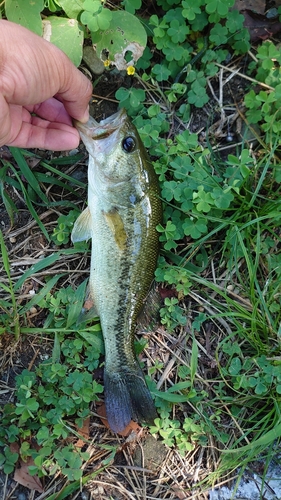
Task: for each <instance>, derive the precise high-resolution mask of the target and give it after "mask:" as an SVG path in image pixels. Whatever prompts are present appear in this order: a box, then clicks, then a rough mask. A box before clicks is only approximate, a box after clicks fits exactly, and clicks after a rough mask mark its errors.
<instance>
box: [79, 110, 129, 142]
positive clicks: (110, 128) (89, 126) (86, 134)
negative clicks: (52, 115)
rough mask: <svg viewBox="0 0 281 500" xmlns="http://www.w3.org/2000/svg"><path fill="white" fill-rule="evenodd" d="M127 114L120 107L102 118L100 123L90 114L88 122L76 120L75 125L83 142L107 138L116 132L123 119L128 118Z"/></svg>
mask: <svg viewBox="0 0 281 500" xmlns="http://www.w3.org/2000/svg"><path fill="white" fill-rule="evenodd" d="M126 116H127V115H126V111H125V109H120V110H119V111H117V113H115V114H114V115H111V116H109V117H108V118H105V119H104V120H101V121H100V122H99V123H98V122H97V121H96V120H95V119H94V118H92V117H91V116H90V118H89V120H88V121H87V123H81V122H79V121H78V120H74V126H75V127H76V128H77V130H78V132H79V133H80V135H81V138H82V140H83V142H85V140H89V139H93V140H99V139H105V138H106V137H108V136H110V135H111V134H112V133H113V132H115V130H117V129H118V128H120V126H121V125H122V123H123V121H125V120H126Z"/></svg>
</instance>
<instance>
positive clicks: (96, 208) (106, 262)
mask: <svg viewBox="0 0 281 500" xmlns="http://www.w3.org/2000/svg"><path fill="white" fill-rule="evenodd" d="M75 126H76V128H77V129H78V131H79V133H80V136H81V139H82V141H83V142H84V145H85V146H86V149H87V151H88V153H89V164H88V206H87V208H86V209H85V210H84V211H83V212H82V213H81V214H80V216H79V217H78V219H77V220H76V222H75V224H74V226H73V230H72V235H71V238H72V241H73V242H78V241H83V240H88V239H91V240H92V248H91V265H90V276H89V300H90V302H93V304H94V307H93V308H92V309H93V310H92V312H91V314H90V315H92V316H99V318H100V324H101V329H102V333H103V338H104V346H105V367H104V397H105V409H106V416H107V420H108V424H109V426H110V428H111V430H112V431H114V432H121V431H122V430H124V428H125V427H126V426H127V425H128V424H129V422H130V421H131V420H136V421H137V422H140V423H145V424H150V423H153V421H154V419H155V418H156V417H157V413H156V409H155V405H154V402H153V399H152V396H151V393H150V391H149V389H148V387H147V385H146V382H145V378H144V375H143V373H142V370H141V368H140V364H139V361H138V359H137V356H136V354H135V352H134V334H135V330H136V324H137V318H138V315H139V313H140V312H141V310H142V308H143V306H144V303H145V299H146V297H147V294H148V292H149V289H150V286H151V283H152V282H153V279H154V271H155V268H156V265H157V258H158V252H159V238H158V233H157V230H156V226H157V224H159V223H160V222H161V220H162V203H161V199H160V192H159V183H158V177H157V174H156V173H155V170H154V168H153V165H152V163H151V161H150V159H149V157H148V154H147V152H146V149H145V147H144V145H143V143H142V141H141V139H140V136H139V134H138V131H137V129H136V127H135V126H134V125H133V123H132V122H131V120H130V119H129V118H128V116H127V113H126V111H125V110H124V109H121V110H120V111H118V112H117V113H115V114H114V115H112V116H110V117H108V118H106V119H104V120H102V121H100V123H98V122H97V121H96V120H95V119H94V118H92V117H90V119H89V121H88V122H87V123H86V124H82V123H80V122H75ZM87 316H89V312H88V313H87Z"/></svg>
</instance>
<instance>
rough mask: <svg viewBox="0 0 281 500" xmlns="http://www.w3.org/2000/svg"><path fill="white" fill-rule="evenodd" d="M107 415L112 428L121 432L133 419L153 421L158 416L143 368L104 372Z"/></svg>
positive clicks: (146, 421)
mask: <svg viewBox="0 0 281 500" xmlns="http://www.w3.org/2000/svg"><path fill="white" fill-rule="evenodd" d="M104 392H105V408H106V416H107V420H108V423H109V426H110V428H111V429H112V430H113V431H114V432H121V431H123V429H125V427H126V426H127V425H128V424H129V422H130V421H131V420H132V419H133V420H136V421H138V422H145V423H147V424H148V423H153V420H154V419H155V418H156V417H157V413H156V410H155V406H154V403H153V400H152V397H151V394H150V392H149V390H148V388H147V386H146V383H145V380H144V378H143V374H142V372H141V370H140V369H139V370H138V371H135V372H131V373H129V372H123V373H116V372H115V373H108V372H107V371H106V370H105V372H104Z"/></svg>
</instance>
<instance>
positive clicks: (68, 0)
mask: <svg viewBox="0 0 281 500" xmlns="http://www.w3.org/2000/svg"><path fill="white" fill-rule="evenodd" d="M59 3H60V6H61V7H62V8H63V10H64V12H65V13H66V15H67V17H69V19H77V17H78V14H80V12H81V11H82V10H83V0H60V2H59Z"/></svg>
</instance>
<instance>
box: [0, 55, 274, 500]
mask: <svg viewBox="0 0 281 500" xmlns="http://www.w3.org/2000/svg"><path fill="white" fill-rule="evenodd" d="M242 63H243V64H245V65H247V64H248V61H247V58H245V59H244V60H243V61H242ZM229 75H231V73H228V72H227V71H225V70H223V69H222V70H221V76H222V79H223V80H225V79H226V78H227V76H229ZM131 83H132V79H131V77H128V76H126V75H125V74H120V73H118V72H116V71H113V72H105V73H103V75H102V76H101V77H100V78H99V81H98V83H97V85H96V86H95V90H94V96H93V104H92V108H91V114H93V115H94V116H95V118H96V119H97V120H98V121H99V120H100V119H102V118H104V117H106V116H109V115H111V114H112V113H114V112H115V111H116V110H117V102H116V100H115V99H114V94H115V91H116V90H117V89H118V88H119V87H120V86H121V85H122V86H125V87H129V86H130V85H131ZM247 88H248V82H247V81H246V80H245V79H244V78H243V76H239V75H232V78H231V79H230V80H229V82H228V83H227V84H226V85H225V86H224V88H223V95H222V92H221V93H220V91H222V88H221V86H220V84H219V79H216V78H214V79H213V80H212V81H211V82H210V89H209V94H210V101H209V102H208V104H207V105H206V106H204V107H203V108H202V109H201V110H198V109H197V110H194V112H193V114H192V119H191V122H190V131H191V132H196V133H198V134H199V137H200V139H201V141H202V142H205V140H206V129H207V128H208V133H209V138H211V141H213V143H214V144H215V143H216V141H217V140H219V141H220V145H221V152H220V154H221V155H222V157H223V155H224V154H226V152H227V154H228V153H229V152H233V153H235V150H236V145H237V144H238V143H239V140H240V138H241V126H242V122H241V119H240V113H241V112H243V106H242V101H243V96H244V94H245V92H246V91H247ZM219 96H220V97H219ZM234 96H235V102H236V104H237V107H236V108H235V110H233V108H232V109H231V110H230V111H229V112H228V114H227V115H225V116H222V115H221V113H220V112H219V111H218V106H217V103H218V99H219V98H222V99H223V103H224V106H226V107H227V106H230V107H231V106H232V105H233V101H234ZM210 116H211V117H212V118H211V123H210V121H209V120H210ZM177 127H179V125H178V124H177V123H176V124H175V130H174V131H173V133H175V131H176V130H177ZM229 138H231V141H229ZM80 151H81V152H82V154H83V159H82V160H81V161H80V163H79V164H74V165H71V166H69V165H67V166H66V167H63V166H62V167H61V168H62V171H63V172H64V174H67V175H69V176H71V175H73V176H74V175H75V178H76V179H77V178H78V179H80V180H85V177H86V169H87V155H86V153H85V150H84V147H83V146H82V145H81V146H80ZM32 154H35V157H33V156H31V157H30V158H29V159H28V161H29V165H30V167H35V166H37V164H38V161H40V158H41V159H43V161H44V159H46V160H50V159H53V158H55V157H56V156H57V155H54V153H52V152H42V151H33V152H32ZM59 156H67V154H66V155H64V154H63V155H59ZM1 157H2V158H4V159H6V160H8V161H10V162H11V163H14V159H13V158H12V156H11V155H10V153H9V151H8V149H7V148H5V147H4V148H2V150H1ZM38 157H39V159H38ZM42 168H43V167H42ZM44 189H45V192H46V194H47V195H48V198H49V199H52V201H59V200H61V199H63V198H64V196H67V194H65V193H62V192H61V190H60V189H59V187H58V186H52V185H51V186H46V187H45V188H44ZM80 193H81V197H80V199H78V200H77V201H76V202H75V204H76V206H77V207H78V208H79V209H80V210H82V208H83V206H84V202H85V196H86V194H85V191H83V189H82V188H81V189H80ZM9 195H10V196H11V198H12V199H13V200H14V203H15V205H16V206H17V209H18V212H17V214H16V215H15V220H14V224H13V226H12V227H11V224H10V219H9V216H8V214H7V212H6V209H5V206H4V204H3V203H2V204H0V224H1V229H2V231H3V233H4V235H5V243H6V246H7V250H8V254H9V262H10V269H11V279H12V281H15V280H16V279H17V278H19V277H20V276H21V275H22V273H23V272H24V271H25V270H27V269H28V268H29V267H30V266H32V265H34V264H36V263H38V262H39V261H40V259H42V257H46V256H48V255H52V253H53V252H54V250H55V249H56V246H55V244H54V242H48V241H47V239H46V238H45V236H44V234H42V232H41V231H40V228H39V227H38V225H37V223H36V221H35V220H34V219H33V218H32V216H31V215H30V211H29V210H28V209H27V207H26V206H25V203H24V201H23V199H22V197H21V195H20V193H19V191H18V190H17V189H16V188H14V189H13V188H12V187H11V186H9ZM38 213H39V214H40V219H41V221H44V225H45V226H46V227H47V228H48V232H49V233H51V232H52V229H53V228H55V227H56V224H57V219H58V216H59V215H60V214H61V212H60V211H59V210H58V209H57V208H56V207H55V206H53V207H52V208H50V209H47V210H46V209H45V208H44V207H41V208H39V209H38ZM215 244H216V245H217V246H218V250H217V251H218V252H219V251H220V249H219V242H215ZM88 271H89V254H87V253H85V254H84V255H83V256H82V257H81V254H70V255H63V256H62V257H61V259H60V260H59V261H56V262H55V263H54V264H53V265H52V266H50V267H49V268H48V269H47V270H46V269H45V270H43V271H42V272H41V271H38V272H37V273H36V275H33V276H31V277H30V280H28V281H26V282H25V284H24V288H23V289H22V290H21V291H20V295H19V296H17V301H18V303H21V302H23V303H25V301H26V299H27V298H30V297H31V296H32V293H34V291H36V290H37V288H39V286H40V284H42V279H43V277H44V276H46V274H47V275H48V276H49V277H52V276H55V275H57V274H59V273H62V274H63V275H64V276H63V277H62V278H61V279H60V281H59V286H60V287H66V286H68V285H71V286H72V287H74V288H77V287H78V286H79V284H80V283H81V282H82V281H83V279H85V278H86V277H87V275H88ZM208 272H211V270H209V271H208ZM0 276H1V278H0V279H1V280H3V282H4V283H7V278H6V274H5V272H4V269H3V265H2V264H1V269H0ZM161 293H162V295H161ZM233 293H235V290H234V292H233ZM155 294H156V296H155V297H156V298H155V302H156V304H160V303H161V300H162V299H163V292H161V290H156V292H155ZM3 296H5V294H3ZM186 308H187V314H188V315H189V323H188V325H189V324H190V321H191V319H192V315H193V314H194V313H195V312H196V313H197V312H198V311H199V312H200V310H202V304H201V303H200V300H198V297H196V294H193V295H192V293H191V294H190V296H189V301H188V302H187V303H186ZM45 319H46V311H44V310H40V309H38V308H36V307H35V308H31V309H30V310H28V311H27V313H26V324H25V325H24V326H25V327H32V328H33V329H34V328H38V329H40V327H42V325H43V323H44V321H45ZM150 319H151V318H150ZM188 325H187V327H185V328H188ZM1 333H2V335H1V337H0V353H1V358H0V404H1V405H4V404H6V403H7V402H13V401H14V394H13V389H14V386H15V377H16V375H18V374H20V373H21V372H22V370H23V369H24V368H28V369H30V370H31V369H34V368H35V367H36V366H38V364H39V363H40V362H42V360H44V359H48V357H50V356H51V354H52V349H53V339H52V338H50V337H47V336H44V337H42V336H41V335H40V334H38V335H35V336H34V335H32V336H31V335H28V334H26V335H22V336H20V338H19V339H18V340H17V341H15V337H14V335H12V334H10V333H6V332H1ZM141 334H142V335H144V336H145V337H146V338H147V339H148V347H147V348H146V350H145V351H144V353H143V354H142V361H143V362H144V364H145V365H146V366H148V367H149V366H152V364H153V362H152V360H154V359H156V358H157V359H158V361H161V362H163V365H164V366H165V367H166V368H165V371H164V373H162V378H159V379H158V380H157V382H158V386H157V387H158V389H160V388H161V387H162V388H164V387H168V386H169V382H170V381H171V380H173V377H174V376H175V370H176V368H175V367H176V362H177V359H180V358H181V357H184V356H185V350H188V349H189V350H190V349H191V344H190V343H187V344H186V343H185V337H186V330H184V329H183V328H182V329H178V330H177V331H176V332H174V333H173V334H170V333H167V331H166V330H165V329H164V328H163V326H161V325H160V324H159V319H155V318H153V328H152V329H151V328H150V329H149V328H148V327H147V322H146V324H145V325H143V324H142V325H141V327H139V331H138V335H141ZM221 334H222V324H218V323H217V324H216V323H212V322H210V323H207V324H205V325H204V330H203V333H202V335H199V336H198V339H197V340H198V342H199V343H200V346H201V351H200V374H201V375H202V377H205V378H206V379H209V380H212V379H214V378H215V376H216V374H217V365H216V347H217V343H218V339H219V338H220V335H221ZM95 377H96V378H97V380H101V381H102V372H101V370H100V371H98V370H97V371H96V373H95ZM210 390H213V388H212V387H211V382H210ZM101 399H102V398H101ZM98 409H99V406H98V405H96V404H94V403H93V405H92V418H91V422H90V426H89V429H88V430H87V436H88V439H89V443H88V445H87V447H86V448H87V451H89V453H90V455H91V458H90V460H89V461H88V462H87V464H86V471H87V472H88V473H93V472H94V471H95V470H98V469H99V467H100V464H101V463H102V460H103V459H104V458H105V456H106V455H107V453H108V452H107V451H102V449H103V447H104V448H105V447H107V450H108V447H109V446H112V447H113V446H116V445H118V451H117V453H116V455H115V457H114V459H113V460H112V462H111V463H110V465H109V466H108V467H107V468H106V470H104V471H100V472H99V473H98V474H97V476H96V477H93V479H92V480H91V481H89V482H88V483H87V485H86V486H85V487H83V486H82V485H81V489H80V491H78V492H77V491H76V492H75V493H70V494H69V496H68V497H67V498H71V499H73V500H74V499H76V498H77V499H78V500H88V499H89V500H90V499H96V500H103V499H108V498H112V499H114V500H121V499H124V500H125V499H132V500H141V499H144V498H147V499H163V500H164V499H169V500H177V499H178V500H189V499H190V500H191V499H193V500H196V499H197V500H204V499H206V500H207V499H208V498H209V499H210V500H216V499H222V500H228V499H229V498H230V495H231V492H230V490H225V489H223V488H221V489H219V493H214V492H210V489H208V490H205V489H204V488H202V489H200V488H199V489H196V490H195V489H194V491H193V488H194V486H195V485H196V483H198V482H200V481H203V480H204V479H205V478H206V477H208V475H209V474H210V473H211V472H212V471H214V470H215V469H216V463H217V461H218V460H219V453H218V450H216V446H214V447H213V449H212V450H208V449H207V448H204V447H201V446H199V445H195V446H194V448H193V449H192V450H191V451H189V452H187V453H186V454H185V455H182V454H180V453H179V451H178V450H177V449H175V448H169V447H167V446H165V445H164V444H163V443H162V442H161V440H160V439H159V440H155V438H154V437H152V436H151V435H149V433H148V432H147V430H145V429H141V428H139V427H138V426H136V428H134V429H133V431H132V433H131V434H130V435H129V436H128V437H124V436H116V435H114V434H113V433H112V432H111V431H110V430H108V429H107V428H106V427H105V426H104V422H103V420H102V419H101V418H100V417H99V416H98V414H97V413H99V411H98ZM175 411H176V410H175ZM226 424H227V421H226ZM254 467H256V470H257V475H258V473H259V470H258V468H259V467H262V463H260V462H256V463H255V464H254ZM274 473H275V474H276V473H277V474H279V477H280V471H277V472H276V471H274ZM244 479H245V478H244ZM251 479H252V478H251ZM27 481H28V480H27ZM227 481H230V483H229V484H228V485H230V486H231V485H232V484H233V481H234V479H229V478H228V479H227ZM64 484H66V483H65V479H64V478H63V477H62V476H60V475H55V476H53V477H50V478H49V477H48V476H46V477H45V478H43V487H44V493H43V492H38V491H35V490H34V489H32V490H30V489H29V488H27V487H24V486H21V485H20V484H18V483H17V482H16V481H15V480H14V478H13V476H12V475H10V476H6V475H5V474H4V473H3V472H2V471H0V498H3V499H5V500H6V499H7V500H8V499H10V500H14V499H16V500H33V499H37V500H38V499H40V500H43V499H45V498H46V499H47V498H49V496H50V495H52V494H53V493H54V492H56V491H60V490H61V488H62V486H63V485H64ZM244 484H246V483H244ZM251 484H252V486H251V488H252V489H250V493H249V495H252V496H247V495H248V490H247V488H248V485H247V488H246V486H245V487H244V489H242V491H241V492H238V493H237V495H238V494H239V495H240V496H237V495H236V497H235V498H237V499H238V498H240V499H241V498H242V497H241V495H244V498H247V499H248V498H249V499H250V498H251V500H254V498H255V496H254V495H255V494H256V492H255V491H254V488H255V486H256V484H257V480H256V478H255V477H254V482H253V483H251ZM270 487H271V490H272V488H275V485H271V486H270ZM186 491H188V492H189V493H188V495H186ZM192 491H193V492H192ZM268 491H269V493H268V496H264V499H266V500H270V499H271V498H277V496H278V491H277V489H276V491H275V494H276V496H275V497H274V496H273V493H272V491H271V492H270V489H269V490H268ZM257 494H258V493H257ZM271 494H272V496H270V495H271ZM52 498H55V497H52ZM59 498H60V497H59ZM233 498H234V497H233Z"/></svg>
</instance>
